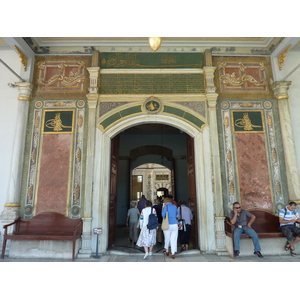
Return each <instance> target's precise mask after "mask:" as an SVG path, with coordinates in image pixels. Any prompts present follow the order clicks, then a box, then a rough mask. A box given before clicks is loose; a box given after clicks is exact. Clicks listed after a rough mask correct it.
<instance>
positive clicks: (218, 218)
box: [203, 66, 227, 254]
mask: <svg viewBox="0 0 300 300" xmlns="http://www.w3.org/2000/svg"><path fill="white" fill-rule="evenodd" d="M203 70H204V74H205V79H206V99H207V105H208V115H209V127H210V140H211V151H212V170H213V178H212V180H213V194H214V200H215V205H214V207H215V232H216V252H217V253H218V254H222V253H226V251H227V250H226V237H225V228H224V208H223V197H222V183H221V165H220V151H219V135H218V126H217V111H216V105H217V98H218V94H217V93H216V87H215V85H214V72H215V70H216V68H215V67H212V66H206V67H204V68H203Z"/></svg>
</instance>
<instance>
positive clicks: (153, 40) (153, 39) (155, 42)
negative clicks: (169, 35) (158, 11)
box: [148, 37, 161, 51]
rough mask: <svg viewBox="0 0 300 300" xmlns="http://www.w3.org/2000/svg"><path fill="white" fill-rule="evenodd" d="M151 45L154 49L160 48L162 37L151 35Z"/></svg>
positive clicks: (149, 39) (149, 40)
mask: <svg viewBox="0 0 300 300" xmlns="http://www.w3.org/2000/svg"><path fill="white" fill-rule="evenodd" d="M148 42H149V46H150V48H151V49H152V50H153V51H156V50H158V49H159V47H160V45H161V38H160V37H149V38H148Z"/></svg>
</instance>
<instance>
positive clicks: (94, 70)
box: [87, 67, 100, 94]
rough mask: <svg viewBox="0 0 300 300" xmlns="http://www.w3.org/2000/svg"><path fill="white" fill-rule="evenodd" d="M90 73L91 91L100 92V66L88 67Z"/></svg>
mask: <svg viewBox="0 0 300 300" xmlns="http://www.w3.org/2000/svg"><path fill="white" fill-rule="evenodd" d="M87 70H88V71H89V73H90V87H89V88H88V90H89V93H95V94H97V93H98V89H99V78H100V72H99V71H100V67H90V68H87Z"/></svg>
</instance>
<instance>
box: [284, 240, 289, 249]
mask: <svg viewBox="0 0 300 300" xmlns="http://www.w3.org/2000/svg"><path fill="white" fill-rule="evenodd" d="M290 247H291V246H290V243H289V242H288V241H287V242H286V244H285V246H284V250H285V251H289V249H290Z"/></svg>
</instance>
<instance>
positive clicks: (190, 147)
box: [187, 135, 199, 249]
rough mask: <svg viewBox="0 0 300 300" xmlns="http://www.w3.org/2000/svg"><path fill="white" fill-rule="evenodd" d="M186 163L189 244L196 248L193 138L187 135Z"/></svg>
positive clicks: (197, 245)
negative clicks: (190, 229) (189, 225)
mask: <svg viewBox="0 0 300 300" xmlns="http://www.w3.org/2000/svg"><path fill="white" fill-rule="evenodd" d="M187 164H188V189H189V190H188V192H189V199H188V200H189V207H190V209H191V210H192V213H193V216H194V217H193V221H192V232H191V244H192V246H193V248H195V249H198V248H199V244H198V216H197V198H196V179H195V152H194V139H193V138H192V137H190V136H189V135H187Z"/></svg>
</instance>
